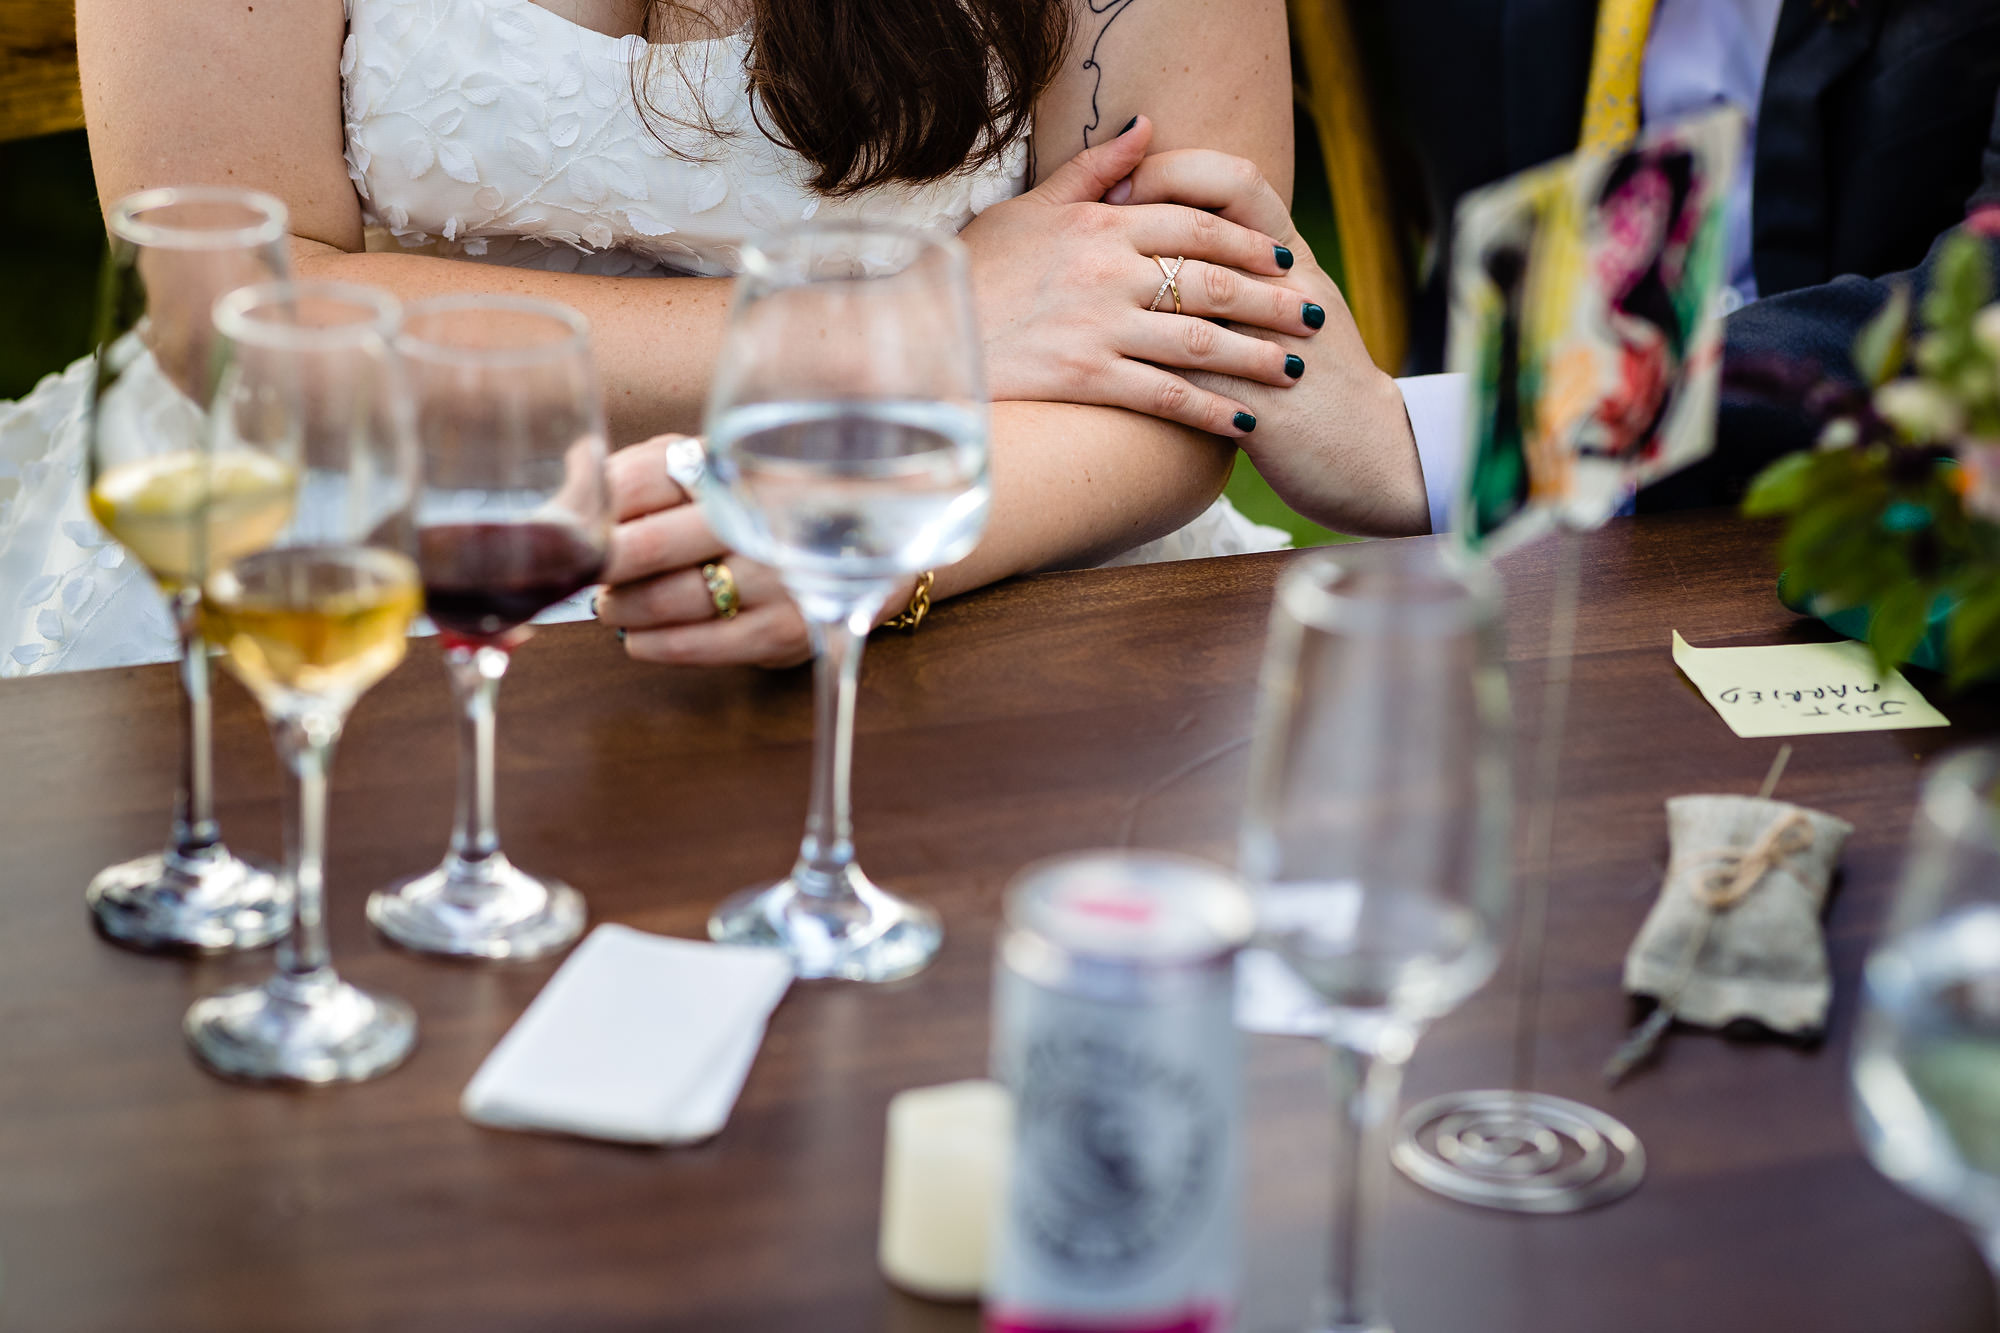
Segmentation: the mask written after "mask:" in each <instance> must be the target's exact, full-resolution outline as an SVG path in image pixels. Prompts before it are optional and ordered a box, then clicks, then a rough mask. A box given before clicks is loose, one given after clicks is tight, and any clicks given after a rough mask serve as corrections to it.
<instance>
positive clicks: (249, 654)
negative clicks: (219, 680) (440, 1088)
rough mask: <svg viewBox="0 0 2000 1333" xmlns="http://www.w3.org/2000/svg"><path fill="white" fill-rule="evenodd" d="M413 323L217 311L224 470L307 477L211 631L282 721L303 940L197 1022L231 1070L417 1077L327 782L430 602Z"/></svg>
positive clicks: (373, 304)
mask: <svg viewBox="0 0 2000 1333" xmlns="http://www.w3.org/2000/svg"><path fill="white" fill-rule="evenodd" d="M400 319H401V311H400V309H399V308H398V306H397V304H396V302H395V301H393V300H392V299H391V298H389V297H388V296H386V295H384V294H383V293H381V292H378V291H375V290H373V289H371V288H367V287H357V286H353V285H350V284H346V283H289V282H276V283H261V284H258V285H257V286H254V287H247V288H244V289H242V290H240V291H236V292H232V293H230V294H229V295H228V296H225V297H224V298H222V300H221V301H219V302H218V303H217V304H216V307H215V325H216V328H217V330H218V331H219V332H220V333H221V335H222V339H223V346H222V356H221V370H220V373H219V376H218V380H217V386H216V393H215V399H214V405H213V410H212V416H213V437H212V438H213V445H212V449H213V452H214V454H215V456H216V457H226V456H230V455H232V454H234V453H235V452H237V451H243V452H246V453H251V454H256V455H258V456H261V457H263V458H265V459H266V460H268V463H269V465H270V466H271V467H273V468H275V469H282V470H284V471H285V472H287V473H289V474H290V475H292V476H295V477H296V478H297V501H296V503H295V504H294V505H293V507H292V510H291V512H290V514H289V516H288V521H287V523H286V524H285V526H284V527H283V530H282V531H279V532H276V533H273V534H270V535H269V537H268V539H267V540H266V541H265V542H264V543H263V544H262V545H261V546H260V547H259V548H258V549H256V550H242V551H237V552H235V553H234V555H233V558H231V559H230V560H228V561H227V562H226V563H224V562H213V563H212V567H211V569H210V572H209V575H208V582H207V586H206V588H205V590H204V596H203V602H202V617H203V626H204V628H205V630H206V633H207V635H208V637H209V639H210V640H211V641H212V642H214V643H215V645H216V646H217V647H219V648H220V649H221V650H222V651H223V654H224V661H225V663H226V664H227V665H228V667H229V669H230V671H231V672H232V673H234V674H235V675H236V677H237V678H238V679H239V680H241V681H242V682H243V684H244V685H245V686H246V687H248V689H249V690H250V693H251V694H252V695H253V696H255V698H256V700H257V702H258V704H259V705H261V706H262V708H263V710H264V715H265V717H266V718H267V719H268V720H269V721H270V724H271V730H272V733H273V735H274V736H275V738H276V741H277V747H278V754H279V757H280V759H281V760H282V761H283V764H284V767H285V770H286V772H287V773H288V774H289V775H290V778H291V788H292V790H291V793H290V795H291V798H292V799H291V800H290V801H289V802H288V803H287V825H286V838H285V843H286V855H287V866H286V878H287V880H288V881H289V882H290V883H291V884H292V886H293V888H294V904H295V908H294V912H293V914H292V916H291V919H290V922H289V925H290V929H289V930H288V932H287V933H286V935H285V936H284V938H283V939H281V940H280V941H279V944H278V971H277V974H276V975H275V976H273V977H271V978H270V979H269V980H267V981H265V982H263V983H261V984H257V985H250V986H242V987H238V988H236V989H233V990H229V991H225V992H223V993H222V994H220V995H214V996H210V997H209V998H207V999H204V1000H201V1001H199V1002H197V1003H196V1004H195V1005H194V1007H193V1008H191V1009H189V1010H188V1014H187V1019H186V1022H185V1025H184V1026H185V1030H186V1032H187V1037H188V1041H189V1042H190V1043H191V1044H192V1045H193V1047H194V1049H195V1052H196V1054H197V1055H198V1056H199V1057H200V1058H201V1060H202V1061H203V1062H204V1063H205V1064H207V1065H208V1067H209V1068H210V1069H212V1070H214V1071H215V1072H217V1073H220V1074H223V1075H226V1076H229V1077H232V1078H241V1079H251V1080H264V1081H279V1082H296V1083H333V1082H348V1081H354V1080H359V1079H365V1078H371V1077H373V1076H375V1075H377V1074H380V1073H383V1072H385V1071H386V1070H389V1069H391V1068H393V1067H395V1066H396V1065H397V1064H399V1063H401V1062H402V1060H403V1059H404V1057H405V1056H407V1055H408V1054H409V1052H410V1048H411V1046H412V1045H413V1044H414V1043H415V1041H416V1032H417V1025H416V1017H415V1015H414V1014H413V1013H412V1012H411V1010H410V1007H409V1006H408V1005H406V1004H404V1003H403V1002H402V1001H400V1000H396V999H391V998H388V997H385V996H380V995H373V994H370V993H368V992H366V991H363V990H361V989H359V988H358V987H356V986H353V985H351V984H350V983H348V982H346V981H343V980H341V978H340V977H339V976H337V975H336V974H335V973H334V970H333V966H332V963H331V961H330V959H329V955H328V949H327V929H326V886H325V857H326V807H327V770H328V765H329V763H330V761H331V760H332V757H333V748H334V744H335V742H336V741H338V740H339V738H340V732H341V727H342V726H343V724H344V723H345V721H346V719H347V714H348V711H349V710H350V709H351V708H352V707H353V706H354V703H355V701H356V700H357V699H359V698H360V696H361V695H362V693H363V692H365V691H366V690H367V689H368V688H369V687H370V686H372V685H373V684H375V682H377V681H379V680H380V679H382V677H384V676H386V675H387V674H388V673H389V672H390V671H391V670H392V669H394V667H395V666H396V664H397V663H399V662H401V661H402V660H403V653H404V647H405V642H406V636H407V634H408V633H409V628H410V622H411V620H412V619H413V618H414V617H415V616H416V614H417V612H418V611H419V610H420V609H421V608H422V606H423V591H422V587H421V585H420V583H419V581H418V576H417V564H416V560H415V558H414V555H415V527H414V520H413V514H414V508H415V504H416V499H417V488H418V455H417V445H416V433H415V427H414V422H413V416H412V413H411V410H410V401H409V394H408V391H407V388H406V387H405V385H404V383H403V380H402V376H401V373H400V371H399V368H398V365H397V362H396V359H395V355H394V352H393V349H392V340H393V339H394V337H395V334H396V329H397V325H398V322H399V321H400Z"/></svg>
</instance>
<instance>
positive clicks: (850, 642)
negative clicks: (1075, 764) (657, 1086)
mask: <svg viewBox="0 0 2000 1333" xmlns="http://www.w3.org/2000/svg"><path fill="white" fill-rule="evenodd" d="M669 457H670V468H671V470H672V471H673V472H674V475H675V477H676V479H677V480H679V481H681V482H682V484H683V485H685V486H687V487H688V488H689V489H690V490H692V491H693V492H694V494H695V495H696V497H697V499H698V500H699V501H700V503H701V507H702V512H703V513H704V515H706V516H707V518H708V520H709V522H710V524H711V525H712V526H713V527H714V528H715V531H716V534H717V536H719V537H720V538H721V539H722V541H723V542H724V543H725V544H726V545H727V546H728V547H729V548H730V549H731V550H732V551H734V552H737V553H740V554H741V555H742V556H744V557H746V558H748V559H751V560H756V561H760V562H762V563H764V564H766V565H770V566H772V567H774V568H775V569H776V570H777V571H778V573H779V575H780V576H781V577H782V579H783V580H784V584H785V587H786V589H787V590H788V591H789V592H790V594H791V596H792V600H793V601H794V602H796V603H797V604H798V608H799V611H800V613H801V614H802V615H803V616H804V617H805V621H806V625H807V627H808V629H809V630H810V632H811V636H812V644H813V648H814V651H815V654H816V661H815V663H814V680H815V688H816V696H817V697H816V707H817V709H818V713H817V722H816V727H815V732H814V737H813V781H812V798H811V805H810V813H809V815H808V817H807V821H806V833H805V838H804V840H803V842H802V843H801V845H800V848H799V856H798V860H797V861H796V862H795V863H794V864H793V866H792V871H791V873H790V874H789V875H787V876H786V877H785V878H783V879H781V880H779V881H778V882H777V883H776V884H771V885H763V886H759V887H756V888H752V889H746V890H745V891H743V892H742V893H739V894H737V895H735V896H734V897H732V898H730V899H729V900H727V901H726V902H724V903H723V904H722V905H721V906H720V907H718V908H717V909H716V911H715V914H714V915H713V916H711V917H710V918H709V923H708V930H709V934H710V935H711V936H712V937H713V938H715V939H717V940H721V941H724V942H726V943H733V944H750V945H763V946H767V947H771V948H778V949H783V950H785V951H786V953H788V954H789V955H790V956H791V959H792V963H793V966H794V967H795V969H796V970H797V972H798V975H800V976H802V977H845V978H849V979H851V980H856V981H889V980H893V979H895V978H898V977H904V976H908V975H910V974H911V973H914V972H916V971H918V970H920V969H921V968H923V967H924V966H925V965H926V964H928V963H929V962H930V960H931V959H932V958H933V957H934V956H936V954H937V950H938V946H939V944H940V942H941V940H942V938H943V933H942V928H941V926H940V925H939V922H938V917H937V913H936V912H934V911H932V910H931V909H930V908H928V907H925V906H923V905H921V904H917V903H912V902H909V901H907V900H905V899H902V898H899V897H897V896H896V895H894V894H892V893H890V892H888V891H887V890H885V889H882V888H880V887H878V886H877V885H876V884H874V883H873V882H872V881H870V880H869V878H868V877H867V876H866V875H864V874H863V873H862V872H861V868H860V866H858V865H857V864H856V863H855V858H854V829H853V820H852V816H851V811H850V807H849V789H848V780H849V772H850V767H851V764H850V760H851V757H852V748H853V736H854V700H855V689H856V683H857V681H858V679H859V673H860V667H861V651H862V646H863V644H864V643H865V642H866V640H867V635H868V631H869V628H870V627H871V626H872V625H873V624H874V621H875V618H876V616H877V615H878V614H879V613H880V612H881V610H882V609H883V607H884V606H885V605H887V603H888V600H889V598H890V597H891V596H892V595H894V594H896V593H897V592H898V591H899V590H907V589H908V588H909V587H910V579H911V576H913V575H916V574H919V573H921V572H923V571H926V570H932V569H935V568H937V567H939V566H941V565H948V564H950V563H952V562H953V561H956V560H960V559H962V558H964V556H965V555H966V554H967V553H969V552H970V551H971V550H972V548H973V546H974V545H975V544H976V543H977V542H978V540H979V535H980V533H981V531H982V530H983V529H984V527H985V523H986V511H987V507H988V502H989V495H990V492H989V487H988V480H987V403H986V388H985V380H984V374H983V370H982V363H981V352H980V342H979V336H978V331H977V328H976V326H975V324H974V321H973V314H972V295H971V288H970V286H969V284H968V282H967V278H966V256H965V250H964V247H962V246H961V245H960V244H959V243H958V242H957V241H956V240H955V239H952V238H950V237H944V236H938V235H935V234H932V233H930V232H925V231H919V230H915V229H911V228H904V227H896V226H891V225H887V224H879V225H871V224H859V223H856V224H837V225H836V224H829V225H814V224H806V225H803V226H800V227H797V228H795V229H792V230H789V231H786V232H783V233H780V234H778V235H775V236H771V237H765V238H759V239H755V240H752V241H750V242H748V243H746V244H745V245H744V247H743V272H742V275H741V276H740V277H739V278H738V279H737V281H736V295H735V302H734V304H733V306H732V308H731V310H730V316H729V328H728V332H727V334H726V335H725V337H724V339H723V344H722V352H721V358H720V362H719V365H718V368H717V371H716V378H715V384H714V387H713V390H712V392H711V394H710V397H709V402H708V415H707V454H706V458H705V459H703V458H702V457H701V455H700V452H699V449H698V447H697V446H693V445H689V446H687V447H685V448H682V449H679V450H677V451H674V452H672V453H670V456H669Z"/></svg>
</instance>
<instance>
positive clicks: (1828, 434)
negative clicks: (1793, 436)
mask: <svg viewBox="0 0 2000 1333" xmlns="http://www.w3.org/2000/svg"><path fill="white" fill-rule="evenodd" d="M1860 441H1861V428H1860V427H1859V426H1857V425H1855V424H1854V422H1853V421H1852V420H1851V419H1850V418H1848V417H1839V418H1836V419H1835V420H1833V421H1829V422H1827V423H1826V429H1825V430H1823V431H1821V432H1820V433H1819V447H1820V448H1821V449H1824V450H1827V451H1829V452H1831V451H1832V450H1835V449H1852V448H1853V447H1854V446H1855V445H1856V444H1858V443H1860Z"/></svg>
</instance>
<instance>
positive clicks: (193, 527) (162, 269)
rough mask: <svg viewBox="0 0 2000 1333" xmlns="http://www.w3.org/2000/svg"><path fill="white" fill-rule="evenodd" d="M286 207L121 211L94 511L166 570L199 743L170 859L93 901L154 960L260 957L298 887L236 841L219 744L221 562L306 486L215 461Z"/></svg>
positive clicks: (251, 204) (125, 877)
mask: <svg viewBox="0 0 2000 1333" xmlns="http://www.w3.org/2000/svg"><path fill="white" fill-rule="evenodd" d="M285 228H286V218H285V206H284V205H283V204H281V203H279V202H278V201H277V200H276V199H273V198H271V197H270V196H269V195H264V194H257V193H254V192H252V191H249V190H237V189H228V188H219V187H202V188H187V189H169V190H145V191H141V192H140V193H138V194H133V195H127V196H126V197H125V198H123V199H120V200H119V201H118V202H117V203H116V204H114V205H112V207H111V214H110V218H109V229H110V237H111V248H110V258H109V261H108V263H107V264H106V266H105V270H104V291H103V299H102V306H101V309H102V316H101V320H100V324H99V328H98V356H97V374H96V377H95V378H94V379H93V381H92V393H91V397H90V407H89V441H90V443H89V448H88V451H87V452H88V457H89V481H90V509H91V512H92V513H93V514H95V515H96V517H97V521H98V522H99V523H101V524H102V525H103V526H104V528H105V530H106V531H108V532H109V533H110V534H111V535H112V536H113V537H115V538H117V539H118V541H119V542H120V543H122V544H123V545H124V547H125V549H126V550H127V551H129V552H131V554H132V555H133V557H134V558H135V559H137V560H138V561H139V563H140V564H142V565H144V566H145V567H146V569H147V570H148V571H149V572H150V573H151V574H152V576H153V578H154V580H155V581H156V582H158V584H159V586H160V589H161V591H163V592H164V593H165V594H166V595H167V600H168V601H169V603H170V604H171V606H172V610H173V617H174V624H175V627H176V629H177V630H178V632H179V634H180V640H181V683H182V686H183V688H184V692H185V698H186V707H185V711H184V721H185V741H184V744H183V748H182V768H181V775H180V785H179V788H178V790H177V791H176V793H175V798H174V824H173V834H172V841H171V842H170V843H169V844H168V846H167V848H166V850H165V851H164V852H156V853H154V854H152V855H149V856H142V857H139V858H138V859H136V860H132V861H126V862H123V863H122V864H119V865H114V866H110V867H108V868H107V869H105V870H103V871H100V872H99V873H98V875H97V876H96V878H94V879H93V880H91V882H90V887H89V888H88V889H87V890H86V891H85V895H84V896H85V899H86V901H87V902H88V903H89V905H90V911H91V915H92V916H93V917H94V918H95V920H96V922H97V925H98V928H99V929H100V930H102V931H103V932H104V934H105V935H106V936H107V937H109V938H110V939H113V940H116V941H118V942H119V943H121V944H126V945H130V946H132V947H135V948H144V949H197V950H216V949H254V948H259V947H261V946H263V945H266V944H269V943H271V941H273V940H275V939H276V938H278V936H279V935H280V934H282V933H283V932H284V928H285V918H286V913H287V911H288V910H289V901H288V898H287V894H288V892H289V890H288V889H287V888H286V887H285V885H284V883H283V881H282V880H280V879H279V878H278V877H277V876H276V875H273V874H272V873H271V872H270V871H268V870H266V869H264V868H263V867H261V866H257V865H254V864H252V863H250V862H248V861H245V860H243V859H242V858H241V857H238V856H236V855H235V854H233V853H232V852H231V851H230V850H229V849H228V847H226V846H224V845H223V842H222V832H221V830H220V828H218V827H217V825H216V821H215V800H214V792H213V782H212V764H211V755H210V743H209V676H208V672H209V663H208V648H207V645H206V644H204V643H203V642H202V638H201V628H200V608H201V581H202V578H203V576H204V574H205V573H206V567H207V565H208V564H209V563H210V562H212V561H221V560H227V559H228V558H230V557H231V556H232V555H233V554H235V553H237V552H238V551H242V550H249V549H253V548H255V547H256V546H258V545H259V544H261V543H262V542H263V541H265V540H266V539H268V538H269V537H270V535H271V534H272V533H273V532H275V531H276V530H277V529H278V528H279V527H282V526H283V525H284V523H285V519H286V516H287V515H288V514H289V513H290V510H291V504H292V490H293V479H292V477H291V475H290V474H289V473H288V472H286V471H285V469H284V468H283V467H282V466H280V465H277V464H276V463H275V462H274V461H273V460H271V459H268V458H266V457H264V456H262V455H259V454H256V453H253V452H245V451H240V450H239V451H233V452H229V453H220V454H214V455H210V454H207V453H206V452H204V444H205V435H206V432H207V423H208V393H209V387H210V384H209V376H210V369H211V367H210V362H211V357H212V353H213V351H214V343H215V337H214V327H213V325H212V323H211V322H210V311H211V310H212V309H213V307H214V305H215V301H216V298H217V297H219V296H221V295H222V294H223V293H225V292H228V291H231V290H233V289H235V288H237V287H241V286H244V285H245V284H248V283H253V282H261V281H266V280H268V279H272V278H282V277H284V276H285V272H286V250H285Z"/></svg>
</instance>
